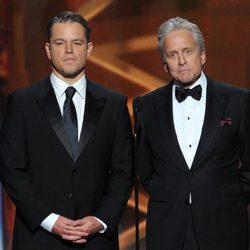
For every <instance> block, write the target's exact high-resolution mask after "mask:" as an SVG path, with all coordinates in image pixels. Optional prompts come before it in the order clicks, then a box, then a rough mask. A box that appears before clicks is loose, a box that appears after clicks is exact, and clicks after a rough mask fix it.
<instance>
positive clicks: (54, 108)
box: [37, 78, 73, 158]
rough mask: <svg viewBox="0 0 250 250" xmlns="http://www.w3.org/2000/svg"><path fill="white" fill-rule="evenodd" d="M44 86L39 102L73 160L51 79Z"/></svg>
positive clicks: (38, 98)
mask: <svg viewBox="0 0 250 250" xmlns="http://www.w3.org/2000/svg"><path fill="white" fill-rule="evenodd" d="M42 86H45V87H44V88H43V89H41V92H40V95H39V96H38V97H37V102H38V104H39V105H40V107H41V108H42V110H43V112H44V114H45V116H46V117H47V119H48V120H49V122H50V124H51V126H52V128H53V130H54V132H55V133H56V135H57V137H58V138H59V140H60V141H61V143H62V144H63V146H64V147H65V149H66V151H67V152H68V153H69V155H70V156H71V158H73V156H72V155H71V148H70V143H69V141H68V138H67V137H66V133H65V130H64V125H63V118H62V115H61V111H60V108H59V106H58V102H57V100H56V96H55V93H54V90H53V87H52V85H51V82H50V80H49V78H48V79H47V80H46V82H45V85H42Z"/></svg>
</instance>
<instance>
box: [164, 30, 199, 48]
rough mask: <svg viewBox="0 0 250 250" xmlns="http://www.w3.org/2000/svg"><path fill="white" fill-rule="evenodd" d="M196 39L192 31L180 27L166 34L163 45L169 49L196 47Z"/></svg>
mask: <svg viewBox="0 0 250 250" xmlns="http://www.w3.org/2000/svg"><path fill="white" fill-rule="evenodd" d="M195 45H196V41H195V39H194V35H193V33H192V32H191V31H189V30H187V29H179V30H174V31H171V32H169V33H168V34H166V35H165V37H164V40H163V46H164V48H165V49H167V50H172V49H175V48H182V47H194V46H195Z"/></svg>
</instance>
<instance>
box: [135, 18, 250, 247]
mask: <svg viewBox="0 0 250 250" xmlns="http://www.w3.org/2000/svg"><path fill="white" fill-rule="evenodd" d="M158 48H159V50H160V53H161V57H162V61H163V64H164V68H165V70H166V71H167V72H168V73H169V74H170V75H171V77H172V78H173V81H172V82H171V83H170V84H168V85H167V86H164V87H161V88H159V89H157V90H155V91H153V92H151V93H149V94H146V95H144V96H142V97H137V98H136V99H135V101H134V112H135V116H136V119H137V123H136V124H137V125H136V150H137V151H136V166H137V168H138V171H139V177H140V180H141V182H142V184H143V186H144V187H145V190H146V191H147V192H148V193H149V204H148V214H147V233H146V238H147V250H156V249H157V250H237V249H240V250H248V218H247V209H246V206H247V204H248V201H249V197H250V196H249V192H250V102H249V93H248V91H247V90H243V89H240V88H237V87H234V86H231V85H228V84H223V83H219V82H217V81H214V80H211V79H210V78H209V77H207V76H206V75H205V74H204V73H203V71H202V68H203V66H204V64H205V61H206V54H205V45H204V39H203V36H202V33H201V31H200V29H199V28H198V27H197V25H196V24H193V23H191V22H189V21H188V20H186V19H182V18H179V17H177V18H172V19H169V20H168V21H166V22H165V23H163V24H162V25H161V26H160V29H159V33H158Z"/></svg>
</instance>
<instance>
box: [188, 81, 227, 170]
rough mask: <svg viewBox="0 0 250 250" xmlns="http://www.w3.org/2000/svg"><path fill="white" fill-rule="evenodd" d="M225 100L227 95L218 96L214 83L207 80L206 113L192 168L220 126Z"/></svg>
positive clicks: (205, 150)
mask: <svg viewBox="0 0 250 250" xmlns="http://www.w3.org/2000/svg"><path fill="white" fill-rule="evenodd" d="M227 100H228V96H227V95H221V96H220V95H219V94H218V93H217V92H216V86H215V84H214V83H213V82H212V81H211V80H208V84H207V99H206V111H205V112H206V113H205V118H204V124H203V128H202V133H201V138H200V142H199V145H198V148H197V151H196V154H195V158H194V161H193V164H192V168H195V166H196V165H197V163H198V161H199V160H200V159H201V157H202V156H203V155H204V154H205V153H206V152H207V148H208V147H209V146H210V144H211V142H212V140H213V138H214V136H215V133H216V131H217V129H218V128H219V126H220V121H221V118H222V116H223V114H224V111H225V107H226V104H227Z"/></svg>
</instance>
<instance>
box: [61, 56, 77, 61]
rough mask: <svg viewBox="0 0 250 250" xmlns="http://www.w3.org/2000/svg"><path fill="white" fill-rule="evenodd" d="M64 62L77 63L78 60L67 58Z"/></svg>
mask: <svg viewBox="0 0 250 250" xmlns="http://www.w3.org/2000/svg"><path fill="white" fill-rule="evenodd" d="M63 61H64V62H75V61H76V59H75V58H71V57H70V58H65V59H63Z"/></svg>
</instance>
